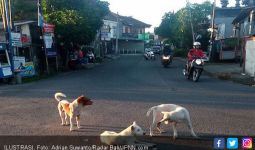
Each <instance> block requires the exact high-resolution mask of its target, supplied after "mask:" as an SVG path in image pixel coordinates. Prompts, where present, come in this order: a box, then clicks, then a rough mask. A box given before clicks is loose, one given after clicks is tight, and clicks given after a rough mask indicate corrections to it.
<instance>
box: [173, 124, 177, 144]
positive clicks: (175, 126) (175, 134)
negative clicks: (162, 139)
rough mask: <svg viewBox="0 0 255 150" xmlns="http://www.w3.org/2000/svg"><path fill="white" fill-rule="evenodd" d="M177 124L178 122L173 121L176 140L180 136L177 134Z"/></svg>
mask: <svg viewBox="0 0 255 150" xmlns="http://www.w3.org/2000/svg"><path fill="white" fill-rule="evenodd" d="M176 125H177V122H173V131H174V136H173V139H174V140H175V139H176V138H177V136H178V134H177V130H176Z"/></svg>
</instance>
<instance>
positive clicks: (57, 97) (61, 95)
mask: <svg viewBox="0 0 255 150" xmlns="http://www.w3.org/2000/svg"><path fill="white" fill-rule="evenodd" d="M60 97H66V95H65V94H63V93H61V92H58V93H55V99H56V100H57V101H59V102H60V101H61V100H62V99H60Z"/></svg>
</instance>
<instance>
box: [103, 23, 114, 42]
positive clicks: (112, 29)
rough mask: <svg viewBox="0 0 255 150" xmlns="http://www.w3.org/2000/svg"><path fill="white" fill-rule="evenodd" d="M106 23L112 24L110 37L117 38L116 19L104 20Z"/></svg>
mask: <svg viewBox="0 0 255 150" xmlns="http://www.w3.org/2000/svg"><path fill="white" fill-rule="evenodd" d="M103 21H104V25H107V26H110V28H111V31H110V38H115V37H116V33H117V32H116V29H117V22H115V21H110V20H103Z"/></svg>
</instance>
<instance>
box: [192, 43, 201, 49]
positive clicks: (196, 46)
mask: <svg viewBox="0 0 255 150" xmlns="http://www.w3.org/2000/svg"><path fill="white" fill-rule="evenodd" d="M200 46H201V44H200V42H194V43H193V47H194V48H199V47H200Z"/></svg>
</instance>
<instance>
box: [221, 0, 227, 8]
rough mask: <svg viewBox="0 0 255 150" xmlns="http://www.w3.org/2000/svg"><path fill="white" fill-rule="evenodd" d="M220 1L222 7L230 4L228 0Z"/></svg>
mask: <svg viewBox="0 0 255 150" xmlns="http://www.w3.org/2000/svg"><path fill="white" fill-rule="evenodd" d="M220 2H221V7H222V8H226V7H227V6H228V4H229V3H228V0H220Z"/></svg>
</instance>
